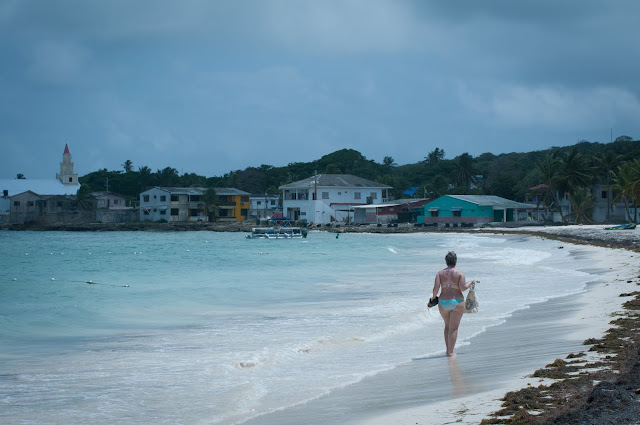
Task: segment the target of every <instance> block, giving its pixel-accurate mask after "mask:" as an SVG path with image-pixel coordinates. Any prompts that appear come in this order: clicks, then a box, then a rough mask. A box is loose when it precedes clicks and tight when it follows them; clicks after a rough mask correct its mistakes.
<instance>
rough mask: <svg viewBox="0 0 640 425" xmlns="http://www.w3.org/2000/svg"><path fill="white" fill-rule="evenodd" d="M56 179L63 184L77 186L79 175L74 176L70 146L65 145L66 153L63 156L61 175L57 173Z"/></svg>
mask: <svg viewBox="0 0 640 425" xmlns="http://www.w3.org/2000/svg"><path fill="white" fill-rule="evenodd" d="M56 178H57V179H58V180H60V181H61V182H62V184H68V185H77V184H78V175H77V174H73V162H71V152H69V146H68V145H67V144H66V143H65V144H64V153H63V154H62V162H61V163H60V173H59V174H58V173H56Z"/></svg>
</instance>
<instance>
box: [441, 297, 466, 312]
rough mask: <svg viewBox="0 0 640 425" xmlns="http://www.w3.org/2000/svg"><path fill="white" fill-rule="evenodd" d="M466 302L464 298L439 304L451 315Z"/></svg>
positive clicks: (443, 301)
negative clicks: (459, 305)
mask: <svg viewBox="0 0 640 425" xmlns="http://www.w3.org/2000/svg"><path fill="white" fill-rule="evenodd" d="M463 301H464V298H454V299H452V300H439V304H440V305H441V306H442V308H444V311H446V312H448V313H451V312H452V311H453V310H455V308H456V307H457V306H458V304H460V303H461V302H463Z"/></svg>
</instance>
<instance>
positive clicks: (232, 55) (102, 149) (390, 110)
mask: <svg viewBox="0 0 640 425" xmlns="http://www.w3.org/2000/svg"><path fill="white" fill-rule="evenodd" d="M638 17H640V2H639V1H637V0H579V1H578V0H576V1H569V0H566V1H562V0H536V1H527V2H522V1H512V0H484V1H478V0H457V1H435V0H434V1H428V0H421V1H408V0H407V1H402V0H395V1H386V0H342V1H333V0H322V1H321V0H316V1H305V0H299V1H293V0H290V1H268V0H265V1H257V0H254V1H249V0H246V1H245V0H233V1H231V0H226V1H223V0H217V1H211V0H180V1H174V0H108V1H107V0H104V1H86V0H56V1H50V0H2V1H1V2H0V57H1V58H2V59H1V60H0V145H1V148H2V151H1V152H2V153H1V154H0V178H13V177H15V176H16V174H17V173H22V174H24V175H25V176H26V177H27V178H54V177H55V173H56V172H57V171H58V167H59V166H58V163H59V162H60V160H61V158H62V152H63V150H64V145H65V143H68V144H69V148H70V150H71V153H72V155H73V160H74V162H75V164H76V172H77V173H79V174H80V175H81V176H82V175H84V174H87V173H89V172H92V171H96V170H98V169H102V168H107V169H108V170H121V169H122V163H124V161H125V160H131V161H132V162H133V166H134V169H137V168H138V167H141V166H148V167H150V168H151V169H152V170H153V171H155V170H157V169H162V168H164V167H173V168H176V169H177V170H178V171H179V172H180V173H192V172H193V173H197V174H200V175H205V176H218V175H223V174H224V173H227V172H229V171H231V170H236V169H244V168H245V167H247V166H260V165H261V164H269V165H274V166H282V165H286V164H288V163H290V162H307V161H312V160H315V159H318V158H320V157H321V156H323V155H325V154H328V153H331V152H334V151H336V150H339V149H343V148H351V149H356V150H358V151H360V152H361V153H362V154H363V155H365V156H366V157H367V158H369V159H373V160H375V161H377V162H381V161H382V159H383V158H384V157H385V156H391V157H393V158H394V159H395V161H396V163H398V164H407V163H414V162H417V161H420V160H422V159H423V158H424V157H425V156H427V154H428V153H429V152H430V151H431V150H433V149H434V148H435V147H440V148H442V149H444V150H445V152H446V157H447V158H453V157H454V156H456V155H459V154H461V153H463V152H469V153H471V154H472V155H474V156H477V155H480V154H481V153H484V152H492V153H495V154H498V153H503V152H526V151H531V150H538V149H545V148H548V147H551V146H565V145H571V144H574V143H577V142H578V141H580V140H588V141H592V142H593V141H599V142H609V141H610V139H611V136H612V135H613V138H614V139H615V138H616V137H617V136H620V135H628V136H631V137H633V138H634V139H638V138H640V78H639V76H640V42H639V40H640V26H639V25H638Z"/></svg>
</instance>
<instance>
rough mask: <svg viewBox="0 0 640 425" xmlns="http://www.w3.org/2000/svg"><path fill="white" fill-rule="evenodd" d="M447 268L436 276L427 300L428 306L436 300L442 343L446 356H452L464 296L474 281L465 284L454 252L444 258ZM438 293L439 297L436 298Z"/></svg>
mask: <svg viewBox="0 0 640 425" xmlns="http://www.w3.org/2000/svg"><path fill="white" fill-rule="evenodd" d="M444 260H445V262H446V263H447V268H446V269H443V270H440V271H439V272H438V273H437V274H436V279H435V282H434V284H433V295H432V297H431V298H430V299H429V305H430V306H431V305H434V304H435V302H434V301H435V300H436V299H437V300H438V310H440V315H441V316H442V319H443V320H444V343H445V344H446V346H447V356H453V355H454V354H453V347H455V345H456V339H458V326H459V325H460V320H461V319H462V315H463V314H464V295H462V292H463V291H466V290H467V289H469V288H470V287H471V285H473V284H474V283H476V282H475V280H472V281H471V282H469V283H465V278H464V273H462V272H461V271H460V270H458V269H456V263H457V262H458V257H457V255H456V253H455V252H453V251H449V252H448V253H447V255H446V256H445V257H444ZM438 292H440V296H438Z"/></svg>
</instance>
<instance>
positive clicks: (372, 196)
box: [369, 192, 378, 199]
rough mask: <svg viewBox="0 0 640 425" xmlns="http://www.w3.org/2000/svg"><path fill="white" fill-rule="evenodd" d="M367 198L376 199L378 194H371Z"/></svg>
mask: <svg viewBox="0 0 640 425" xmlns="http://www.w3.org/2000/svg"><path fill="white" fill-rule="evenodd" d="M369 197H370V198H371V199H378V194H377V193H376V192H371V195H369Z"/></svg>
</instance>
